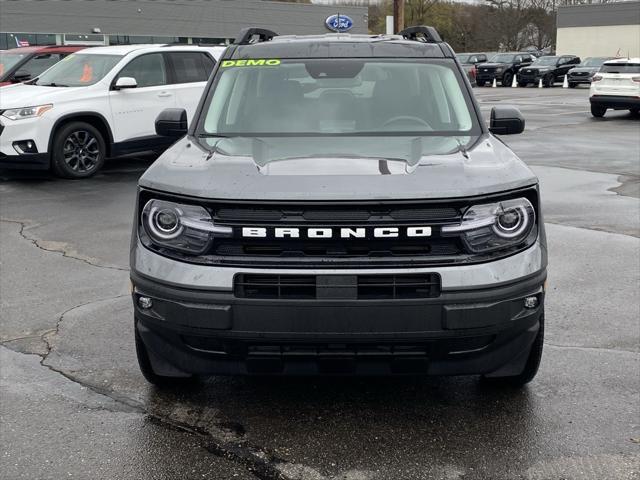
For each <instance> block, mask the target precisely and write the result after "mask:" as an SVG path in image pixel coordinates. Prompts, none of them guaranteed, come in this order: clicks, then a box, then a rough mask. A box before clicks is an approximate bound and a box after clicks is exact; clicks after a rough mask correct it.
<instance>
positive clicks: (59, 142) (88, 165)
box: [51, 122, 107, 179]
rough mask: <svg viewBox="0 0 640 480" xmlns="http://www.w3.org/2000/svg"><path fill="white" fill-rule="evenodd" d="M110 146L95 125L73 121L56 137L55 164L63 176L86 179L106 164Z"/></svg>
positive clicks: (56, 171)
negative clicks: (107, 145) (106, 144)
mask: <svg viewBox="0 0 640 480" xmlns="http://www.w3.org/2000/svg"><path fill="white" fill-rule="evenodd" d="M106 152H107V148H106V146H105V143H104V138H102V134H101V133H100V132H99V131H98V129H97V128H95V127H94V126H93V125H90V124H88V123H85V122H71V123H68V124H67V125H64V126H63V127H62V128H60V129H59V130H58V131H57V132H56V133H55V137H54V139H53V150H52V156H51V160H52V162H51V163H52V167H53V171H54V173H55V174H56V175H58V176H59V177H63V178H75V179H78V178H87V177H91V176H92V175H94V174H95V173H96V172H97V171H98V170H100V169H101V168H102V165H104V160H105V156H106Z"/></svg>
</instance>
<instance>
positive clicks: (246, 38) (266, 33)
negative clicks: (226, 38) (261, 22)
mask: <svg viewBox="0 0 640 480" xmlns="http://www.w3.org/2000/svg"><path fill="white" fill-rule="evenodd" d="M256 35H257V36H258V40H257V42H255V41H252V40H253V37H255V36H256ZM277 36H278V34H277V33H276V32H272V31H271V30H267V29H266V28H243V29H242V30H240V33H239V34H238V37H237V38H236V39H235V41H234V42H233V43H234V44H235V45H249V44H251V43H258V42H268V41H269V40H271V39H272V38H273V37H277Z"/></svg>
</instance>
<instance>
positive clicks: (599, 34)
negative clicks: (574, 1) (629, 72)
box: [556, 1, 640, 58]
mask: <svg viewBox="0 0 640 480" xmlns="http://www.w3.org/2000/svg"><path fill="white" fill-rule="evenodd" d="M557 26H558V31H557V37H556V51H557V52H558V54H559V55H566V54H573V55H578V56H579V57H582V58H584V57H626V56H627V55H628V56H631V57H639V56H640V2H637V1H636V2H615V3H597V4H589V5H571V6H566V7H559V8H558V19H557Z"/></svg>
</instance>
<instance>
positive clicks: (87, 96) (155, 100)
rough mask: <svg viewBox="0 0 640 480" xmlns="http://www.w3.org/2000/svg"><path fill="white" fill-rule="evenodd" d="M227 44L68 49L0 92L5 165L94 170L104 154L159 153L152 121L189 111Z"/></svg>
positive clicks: (1, 164)
mask: <svg viewBox="0 0 640 480" xmlns="http://www.w3.org/2000/svg"><path fill="white" fill-rule="evenodd" d="M224 49H225V47H200V46H189V45H185V46H167V45H127V46H113V47H98V48H92V49H87V50H83V51H81V52H78V53H74V54H72V55H69V56H68V57H66V58H65V59H64V60H62V61H61V62H59V63H57V64H56V65H54V66H53V67H51V68H50V69H49V70H47V71H46V72H44V73H42V74H41V75H40V76H39V77H38V78H36V79H34V80H33V81H31V82H29V83H28V84H22V85H15V86H9V87H4V88H3V89H2V93H1V94H0V168H19V169H49V168H52V169H53V171H54V172H55V173H56V174H57V175H59V176H61V177H66V178H85V177H89V176H91V175H93V174H95V173H96V172H97V171H98V170H99V169H100V168H101V167H102V165H103V164H104V161H105V158H107V157H117V156H121V155H126V154H131V153H140V152H148V151H154V152H162V151H164V150H165V149H166V148H168V147H169V146H170V142H168V141H167V138H166V137H160V136H157V135H156V134H155V119H156V117H157V116H158V114H159V113H160V112H161V111H162V110H164V109H166V108H173V107H179V108H184V109H185V110H186V111H187V115H189V117H190V116H192V115H193V113H194V112H195V109H196V106H197V105H198V102H199V100H200V96H201V95H202V91H203V90H204V87H205V85H206V81H207V80H208V78H209V75H210V74H211V72H212V71H213V68H214V65H215V62H216V61H217V59H218V58H220V55H221V54H222V52H223V51H224Z"/></svg>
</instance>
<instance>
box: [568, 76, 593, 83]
mask: <svg viewBox="0 0 640 480" xmlns="http://www.w3.org/2000/svg"><path fill="white" fill-rule="evenodd" d="M593 75H594V74H590V75H571V74H568V75H567V81H568V82H569V83H575V84H582V83H586V84H590V83H591V79H592V78H593Z"/></svg>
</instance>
